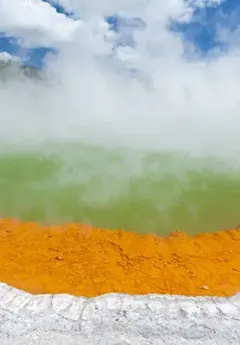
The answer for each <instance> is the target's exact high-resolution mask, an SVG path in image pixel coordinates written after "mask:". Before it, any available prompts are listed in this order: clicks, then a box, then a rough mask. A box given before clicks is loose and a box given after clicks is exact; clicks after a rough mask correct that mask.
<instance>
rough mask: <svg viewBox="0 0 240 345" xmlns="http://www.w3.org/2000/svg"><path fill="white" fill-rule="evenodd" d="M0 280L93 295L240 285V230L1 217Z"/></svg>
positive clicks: (226, 290) (226, 289)
mask: <svg viewBox="0 0 240 345" xmlns="http://www.w3.org/2000/svg"><path fill="white" fill-rule="evenodd" d="M0 262H1V269H0V281H1V282H5V283H8V284H9V285H11V286H14V287H16V288H20V289H23V290H26V291H29V292H31V293H70V294H73V295H76V296H79V295H82V296H89V297H90V296H97V295H100V294H104V293H110V292H118V293H129V294H148V293H159V294H163V293H164V294H166V293H167V294H183V295H215V296H231V295H233V294H235V293H237V292H239V291H240V230H239V229H232V230H228V231H219V232H216V233H202V234H200V235H196V236H193V237H190V236H187V235H185V234H184V233H174V234H172V235H170V236H168V237H167V238H161V237H158V236H155V235H137V234H135V233H130V232H126V231H122V230H119V231H117V230H104V229H98V228H92V227H87V226H83V225H80V224H67V225H62V226H45V227H44V226H40V225H39V224H35V223H25V222H20V221H17V220H13V219H1V220H0Z"/></svg>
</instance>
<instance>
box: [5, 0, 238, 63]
mask: <svg viewBox="0 0 240 345" xmlns="http://www.w3.org/2000/svg"><path fill="white" fill-rule="evenodd" d="M7 2H8V3H9V4H8V5H6V3H7ZM40 2H41V0H37V1H34V0H19V1H16V0H9V1H7V0H2V1H1V3H0V16H1V7H2V8H3V11H2V14H3V13H4V12H5V11H8V15H9V16H11V10H12V12H13V13H14V17H15V20H12V23H11V20H10V23H9V27H8V25H6V26H5V25H4V24H3V25H1V24H0V51H6V52H8V53H10V54H13V55H17V56H19V57H20V58H21V60H22V61H23V63H24V64H26V65H31V66H36V67H43V66H44V57H45V56H46V54H47V53H49V52H54V48H55V47H54V43H53V46H52V47H51V46H49V44H47V46H46V43H45V42H44V44H43V43H42V44H41V43H39V44H37V43H36V46H35V45H34V47H28V46H25V45H24V44H22V42H21V35H20V31H19V32H18V25H20V21H19V22H18V20H16V16H18V12H17V11H18V10H17V9H18V7H19V6H20V7H21V8H24V7H25V8H27V7H29V8H31V6H32V9H33V6H36V5H39V3H40ZM42 2H45V3H48V4H50V5H51V6H52V7H53V8H54V10H56V11H57V13H59V14H63V15H64V16H67V17H70V18H74V19H77V18H79V17H80V18H81V13H78V14H77V15H76V16H74V10H72V9H71V6H70V7H69V9H68V4H70V5H71V4H72V3H74V1H71V0H69V1H64V0H62V1H61V0H59V1H57V0H56V1H55V0H42ZM75 2H76V1H75ZM80 2H81V1H80ZM17 3H18V4H17ZM82 3H84V1H83V2H82ZM192 3H195V4H196V3H199V4H200V5H201V4H202V3H204V1H192ZM83 7H84V6H83ZM73 8H74V6H73ZM83 11H84V9H83ZM19 17H20V11H19ZM105 20H106V21H107V22H108V23H110V24H111V26H112V29H113V30H117V29H118V22H119V21H120V20H119V14H118V13H111V14H109V15H108V16H106V17H105ZM14 21H15V23H14ZM17 22H18V23H17ZM30 22H31V20H30ZM36 22H37V21H36ZM239 24H240V2H239V1H238V0H225V1H221V0H220V1H218V0H217V1H214V0H213V1H209V2H208V6H203V5H202V6H199V7H195V9H194V13H193V15H192V17H191V20H190V21H188V22H187V23H179V22H178V21H175V22H173V23H171V28H172V30H175V31H177V32H179V33H181V35H182V37H183V38H184V39H185V40H186V41H187V42H190V43H191V44H193V45H194V47H195V49H197V50H198V51H199V52H200V53H201V55H202V58H204V57H205V56H206V55H207V54H209V53H211V51H213V50H215V49H217V48H219V49H222V50H223V49H227V48H228V47H227V44H226V42H222V41H221V40H220V39H219V37H218V29H219V27H221V29H226V30H235V29H236V28H237V27H238V25H239ZM11 25H12V28H11ZM31 25H32V28H31V27H30V26H31ZM35 25H36V24H35V23H33V22H32V23H29V26H28V30H32V31H33V32H34V31H35V32H36V31H37V30H38V29H37V27H36V26H35ZM14 26H15V29H14ZM8 29H9V30H8ZM13 29H14V30H13ZM19 29H20V28H19ZM20 30H21V29H20Z"/></svg>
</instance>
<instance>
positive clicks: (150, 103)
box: [0, 0, 240, 208]
mask: <svg viewBox="0 0 240 345" xmlns="http://www.w3.org/2000/svg"><path fill="white" fill-rule="evenodd" d="M2 3H3V4H4V11H5V12H4V21H3V20H1V15H0V23H1V24H0V29H1V26H2V29H4V30H5V31H7V32H8V33H9V35H10V34H15V33H16V34H18V35H19V36H20V38H21V42H22V44H23V45H25V46H27V47H34V46H37V45H40V44H41V45H45V46H46V47H49V46H54V48H55V49H56V51H57V54H52V53H51V54H49V55H48V56H47V57H46V60H45V69H44V81H37V80H29V79H26V78H24V79H20V78H16V79H15V80H14V81H13V82H11V83H5V84H1V86H0V99H1V114H0V138H1V143H2V145H5V146H4V149H5V150H6V145H13V146H15V149H21V148H24V149H26V148H27V147H28V148H29V147H35V148H36V147H37V146H38V145H39V143H41V145H40V146H39V147H40V150H42V151H44V153H45V154H46V155H47V154H52V153H53V152H55V151H54V149H53V147H54V143H55V144H56V143H60V144H59V145H63V146H64V142H65V143H73V142H74V143H75V144H76V143H81V145H83V146H84V145H86V146H88V145H93V146H94V145H95V146H96V147H102V148H107V149H109V150H110V151H111V150H113V149H114V148H115V149H116V150H121V149H123V150H125V151H124V152H125V153H119V157H121V159H120V161H121V162H124V164H123V165H124V167H123V165H121V164H122V163H121V164H120V165H119V166H118V165H113V163H111V162H110V163H109V162H108V163H107V161H106V162H102V164H106V165H107V164H109V166H108V168H109V169H108V170H107V171H108V173H109V171H110V170H111V176H113V175H114V174H115V175H114V176H115V177H116V176H117V172H116V171H118V172H119V169H120V171H121V172H120V173H119V176H120V174H123V175H122V176H124V178H123V177H122V178H121V179H120V180H121V181H122V180H123V179H125V180H126V179H129V178H132V176H135V175H138V174H140V173H141V172H142V171H143V170H144V171H146V169H148V167H147V165H146V164H145V158H144V159H143V158H142V157H143V156H142V155H141V154H139V153H138V152H150V153H151V154H153V153H154V154H155V153H156V154H165V153H166V152H168V153H170V154H172V155H173V156H174V155H175V153H176V152H181V153H182V154H185V155H187V156H197V157H199V156H200V157H201V159H205V158H207V157H214V158H216V159H218V158H219V159H221V160H222V161H224V162H227V163H228V164H230V165H231V169H232V167H237V168H239V167H240V155H239V152H238V148H239V147H240V136H239V133H240V117H239V109H240V98H239V87H240V65H239V53H240V50H239V46H238V42H237V40H234V41H233V42H232V41H231V37H232V36H231V35H230V34H229V44H230V48H229V49H228V51H224V52H223V51H214V52H212V54H211V55H209V56H208V57H207V58H205V59H202V58H201V57H200V56H199V55H198V52H197V50H196V49H195V47H194V46H193V45H192V46H189V43H187V42H186V41H185V40H184V39H183V37H182V36H181V34H180V33H178V32H176V31H172V30H171V29H170V23H171V21H178V22H180V21H181V22H190V21H191V20H192V12H193V7H192V6H191V5H190V3H191V2H186V1H183V0H168V1H158V0H150V1H145V0H144V1H143V0H138V1H127V0H118V1H115V2H114V1H110V0H104V1H100V2H99V1H96V0H88V1H78V0H61V1H59V3H60V4H61V5H62V6H64V7H65V8H66V10H68V11H69V12H73V16H72V18H68V17H66V16H65V15H63V14H59V13H57V12H55V11H54V10H53V8H52V7H51V6H50V5H49V4H47V3H42V2H41V1H40V0H39V1H38V0H31V1H30V0H29V1H28V7H27V6H26V2H24V1H19V0H18V1H13V0H12V1H10V0H8V1H3V2H2ZM16 3H18V7H17V9H18V11H20V12H21V16H20V15H19V17H18V16H17V15H16V16H11V15H10V13H11V12H10V9H11V11H15V12H16V11H17V10H16V8H15V9H14V6H13V4H14V5H15V4H16ZM52 3H54V1H52ZM11 4H12V7H11V6H10V5H11ZM24 4H25V5H24ZM216 4H217V1H213V0H212V1H201V2H199V3H198V5H199V6H215V5H216ZM1 6H2V5H1ZM31 6H32V7H31ZM10 7H11V8H10ZM26 8H27V10H26ZM0 11H1V10H0ZM26 11H27V12H26ZM15 12H14V13H15ZM20 12H19V13H20ZM26 13H27V14H28V15H27V14H26ZM29 13H32V15H31V20H30V19H29V20H28V17H29ZM115 14H119V18H120V26H119V31H118V32H114V31H113V30H111V25H109V24H107V22H106V21H105V19H104V18H105V17H106V16H111V15H115ZM34 18H35V19H34ZM227 39H228V34H227V33H225V35H224V40H225V42H226V40H227ZM121 42H124V43H125V44H124V45H119V43H121ZM49 142H51V143H52V144H53V145H52V146H51V147H52V149H51V150H52V151H51V153H50V151H49V150H50V148H49V146H48V145H47V143H49ZM75 144H74V145H75ZM44 145H45V146H44ZM58 147H60V146H58ZM66 152H67V153H65V156H64V150H63V151H61V153H60V154H61V155H62V157H63V156H64V162H65V163H64V164H63V166H62V169H63V170H61V174H60V175H58V178H59V181H61V183H63V182H64V183H67V182H66V181H69V180H68V179H67V176H68V178H69V179H70V180H71V181H73V180H74V178H76V179H80V178H81V181H82V182H83V181H86V179H87V178H88V177H89V176H88V174H90V175H91V174H92V175H93V174H94V169H98V170H97V171H98V172H99V169H100V168H99V166H100V165H101V163H99V164H100V165H98V166H97V167H96V166H95V168H94V167H93V166H92V168H91V171H90V172H89V171H88V172H87V171H85V172H84V173H83V170H81V172H80V171H79V169H76V171H75V172H74V167H75V168H76V160H77V156H78V155H79V153H77V149H76V150H75V151H74V152H75V153H72V154H71V153H70V152H71V149H69V150H66ZM119 152H120V151H119ZM121 152H122V151H121ZM131 152H132V153H131ZM88 153H89V152H88ZM88 153H85V156H84V158H83V156H82V158H81V159H82V160H80V161H81V164H83V162H85V163H86V162H89V161H90V160H91V159H90V157H89V156H88ZM82 155H84V154H83V153H82ZM95 157H96V156H95ZM144 157H145V156H144ZM94 159H95V158H94ZM85 163H84V164H85ZM188 164H189V163H188V162H187V163H185V165H188ZM194 164H195V165H194V167H195V168H194V169H196V170H201V169H203V166H202V163H196V162H195V163H194ZM174 166H175V165H174ZM126 167H128V168H127V169H126ZM175 168H176V169H178V172H176V173H178V174H179V175H178V178H180V179H181V178H182V181H183V184H186V185H187V184H188V182H186V175H185V173H183V172H181V171H180V170H179V168H177V166H175ZM175 168H174V169H175ZM124 169H125V170H124ZM154 169H155V168H154V167H152V170H151V174H155V175H156V174H160V173H162V174H168V173H169V171H167V172H165V173H164V167H163V166H161V169H159V167H158V170H156V171H154ZM171 169H172V167H171ZM184 169H185V168H182V170H184ZM222 169H224V167H223V166H222ZM100 170H101V169H100ZM63 171H64V175H63ZM67 171H68V172H69V171H70V173H69V175H68V174H67ZM123 171H124V173H123ZM101 173H102V174H106V171H105V172H104V169H103V170H102V171H101ZM155 175H154V176H155ZM63 176H64V179H63ZM107 176H109V175H107ZM159 176H160V175H159ZM89 178H90V177H89ZM120 180H119V179H117V178H115V180H114V181H115V182H114V183H115V185H116V186H117V185H118V188H117V187H116V188H113V187H112V190H111V193H110V194H111V195H110V194H109V192H110V188H107V187H106V186H107V178H106V181H105V185H104V186H105V187H104V188H103V189H102V192H103V190H104V191H105V199H104V197H103V194H102V198H100V199H101V200H100V201H101V202H103V199H104V200H105V201H106V200H110V199H111V198H113V197H116V195H119V193H120V189H121V188H122V187H123V184H121V183H120ZM184 181H185V182H184ZM124 186H125V185H124ZM177 188H179V187H177ZM114 193H115V194H114ZM99 195H100V194H99ZM174 195H175V197H176V200H179V198H180V197H181V191H179V189H176V190H175V192H174ZM87 196H88V201H89V200H90V201H89V204H91V202H93V201H94V198H96V193H95V196H94V195H91V193H90V194H89V193H87ZM85 200H87V197H86V199H85ZM172 200H173V199H172ZM176 200H175V199H174V202H176ZM95 201H96V200H95ZM100 201H99V202H100ZM166 202H167V204H166V205H167V206H168V205H169V203H170V202H169V200H168V201H166ZM171 202H172V201H171ZM166 205H165V206H166ZM158 207H160V204H159V205H158ZM161 207H162V208H164V206H163V204H162V205H161Z"/></svg>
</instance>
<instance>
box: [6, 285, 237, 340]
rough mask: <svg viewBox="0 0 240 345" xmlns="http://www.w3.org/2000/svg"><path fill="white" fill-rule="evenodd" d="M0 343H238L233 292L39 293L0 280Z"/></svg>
mask: <svg viewBox="0 0 240 345" xmlns="http://www.w3.org/2000/svg"><path fill="white" fill-rule="evenodd" d="M0 344H1V345H26V344H28V345H32V344H33V345H97V344H98V345H100V344H101V345H129V344H133V345H141V344H142V345H163V344H167V345H171V344H172V345H175V344H176V345H215V344H216V345H218V344H219V345H228V344H229V345H230V344H232V345H237V344H240V294H238V295H236V296H234V297H232V298H203V297H199V298H187V297H183V296H169V295H148V296H129V295H120V294H107V295H104V296H100V297H96V298H89V299H88V298H83V297H73V296H70V295H38V296H33V295H31V294H29V293H25V292H22V291H19V290H17V289H14V288H11V287H9V286H8V285H6V284H0Z"/></svg>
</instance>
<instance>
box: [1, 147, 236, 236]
mask: <svg viewBox="0 0 240 345" xmlns="http://www.w3.org/2000/svg"><path fill="white" fill-rule="evenodd" d="M239 211H240V169H239V170H237V169H233V168H231V167H228V166H227V165H226V164H224V163H223V162H221V161H218V160H216V159H214V158H213V157H209V158H201V159H200V158H194V157H190V156H189V155H187V154H176V153H173V152H164V153H158V154H156V153H155V154H153V153H146V152H145V153H143V152H134V151H132V152H131V151H129V150H128V151H127V150H126V151H124V150H117V149H114V150H113V149H112V150H107V149H101V148H96V147H90V146H86V145H80V144H76V143H75V144H71V145H70V144H69V145H55V146H53V147H51V148H50V147H49V146H41V147H40V148H38V149H35V150H23V149H21V150H16V149H15V148H14V149H11V150H10V149H9V148H8V149H3V148H2V149H1V151H0V216H1V217H16V218H20V219H22V220H30V221H32V220H33V221H39V222H41V223H47V224H49V223H51V224H52V223H65V222H81V223H86V224H92V225H96V226H99V227H108V228H124V229H126V230H134V231H137V232H140V233H142V232H150V233H159V234H162V235H166V234H167V233H169V232H171V231H173V230H184V231H186V232H188V233H197V232H200V231H214V230H217V229H223V228H229V227H235V226H236V225H237V224H239V223H240V212H239Z"/></svg>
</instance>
